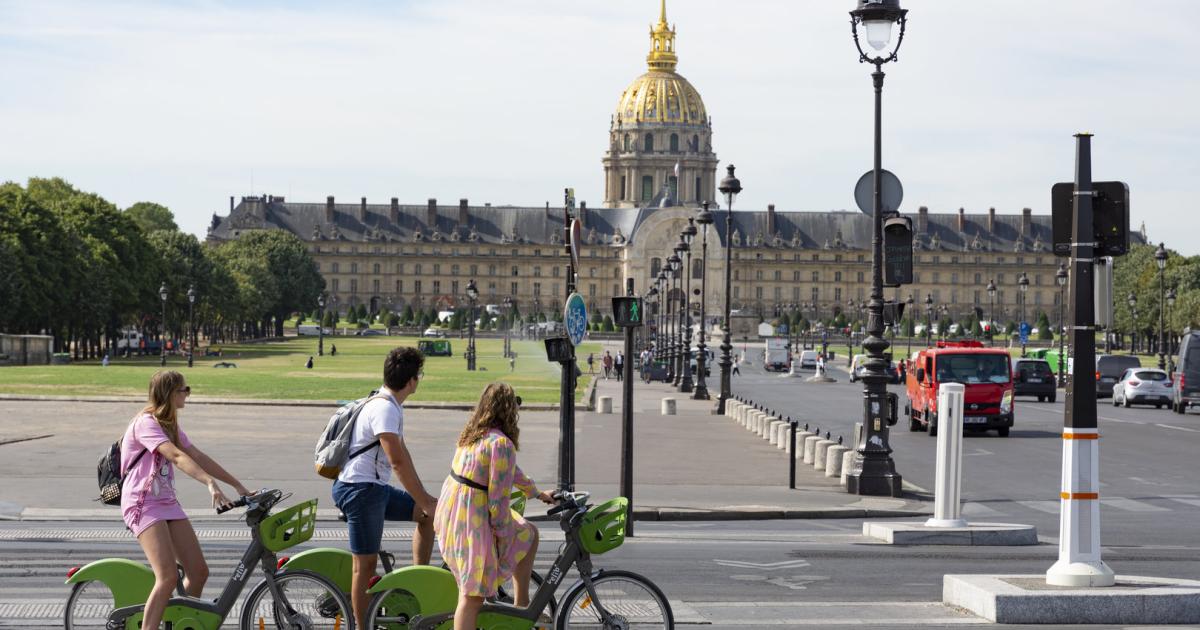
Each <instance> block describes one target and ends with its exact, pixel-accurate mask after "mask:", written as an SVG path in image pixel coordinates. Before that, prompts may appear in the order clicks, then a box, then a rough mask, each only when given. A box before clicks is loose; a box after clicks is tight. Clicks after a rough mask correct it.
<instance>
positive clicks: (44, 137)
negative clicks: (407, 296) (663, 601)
mask: <svg viewBox="0 0 1200 630" xmlns="http://www.w3.org/2000/svg"><path fill="white" fill-rule="evenodd" d="M905 6H906V7H907V8H908V9H909V10H910V15H909V17H910V23H909V26H910V27H909V30H908V33H907V36H906V39H905V42H904V48H903V49H902V51H901V59H900V62H899V63H896V64H889V67H887V68H886V72H887V73H888V77H887V81H886V85H885V87H884V136H883V141H884V163H885V166H886V167H888V168H889V169H891V170H893V171H894V172H896V173H897V174H898V175H899V176H900V177H901V179H902V180H903V181H904V183H905V193H906V203H905V208H906V209H908V210H914V209H915V208H916V206H918V205H927V206H930V208H931V209H933V210H934V211H951V210H953V209H955V208H958V207H959V206H962V207H965V208H967V210H968V211H969V212H982V211H985V210H986V208H987V207H990V206H995V207H996V208H997V209H998V210H1000V211H1002V212H1016V211H1019V209H1020V208H1021V207H1032V208H1034V210H1035V211H1036V212H1039V213H1044V212H1048V211H1049V208H1048V205H1049V188H1050V185H1051V184H1053V183H1054V182H1057V181H1067V180H1069V179H1070V178H1071V176H1072V166H1073V161H1074V143H1073V139H1072V138H1071V134H1072V133H1074V132H1077V131H1085V130H1086V131H1091V132H1094V133H1095V134H1096V138H1095V140H1094V165H1095V175H1096V177H1097V178H1098V179H1123V180H1125V181H1127V182H1128V183H1129V184H1130V187H1131V189H1132V196H1133V209H1134V215H1133V224H1134V226H1135V227H1136V226H1137V225H1139V224H1140V223H1141V222H1142V221H1145V222H1146V224H1147V227H1148V230H1149V232H1150V236H1151V238H1154V239H1162V240H1167V241H1168V243H1169V244H1170V245H1171V246H1173V247H1175V248H1177V249H1180V250H1182V251H1184V252H1186V253H1190V254H1195V253H1200V241H1198V240H1197V239H1195V238H1191V239H1185V237H1183V236H1182V235H1187V234H1195V233H1197V228H1200V219H1197V212H1196V203H1195V202H1194V201H1193V196H1192V195H1190V194H1189V195H1186V196H1185V187H1187V186H1188V182H1189V181H1190V179H1191V178H1192V177H1194V173H1196V172H1197V171H1198V170H1200V158H1197V157H1196V151H1195V149H1194V147H1195V146H1196V145H1197V141H1198V140H1200V137H1198V136H1200V131H1198V126H1197V123H1196V121H1195V115H1194V110H1195V105H1194V103H1196V102H1197V101H1198V98H1197V97H1198V96H1200V86H1198V84H1197V82H1196V80H1195V79H1194V78H1193V73H1192V72H1191V71H1190V68H1189V67H1187V65H1185V64H1186V61H1185V60H1187V59H1190V56H1189V55H1188V54H1187V53H1188V52H1189V51H1188V50H1185V48H1184V47H1185V45H1186V44H1187V43H1188V42H1189V41H1190V40H1189V33H1188V31H1187V25H1186V24H1185V23H1184V22H1183V21H1181V20H1177V19H1175V17H1174V16H1175V15H1177V14H1179V13H1181V12H1182V11H1184V10H1186V9H1188V8H1191V5H1190V4H1188V3H1186V2H1184V1H1183V0H1176V1H1168V0H1153V1H1148V2H1138V3H1127V2H1118V1H1116V0H1095V1H1088V2H1085V1H1084V0H1059V1H1056V2H1045V1H1044V0H1012V1H1010V2H1008V3H1004V4H1003V5H1000V6H999V8H998V5H995V4H994V3H981V2H953V1H950V0H936V1H935V0H926V1H925V2H917V1H916V0H908V1H906V2H905ZM657 8H658V3H656V2H652V1H649V0H605V1H604V2H598V1H592V2H556V3H548V2H544V1H534V0H506V1H505V2H494V1H492V2H489V1H485V0H439V1H437V2H434V1H432V0H426V1H419V2H402V3H376V2H365V1H364V2H357V3H337V4H326V3H250V2H215V1H214V2H201V1H193V2H187V3H151V2H145V3H135V2H125V3H110V2H106V3H95V2H55V3H43V2H0V81H3V84H4V85H5V86H6V89H5V90H4V91H3V92H0V137H2V138H4V144H5V148H6V150H5V151H4V152H3V153H0V178H2V179H14V180H18V181H19V180H23V179H25V178H26V177H29V176H35V175H36V176H50V175H61V176H64V177H66V178H68V179H70V180H71V181H73V182H74V183H76V185H78V186H81V187H83V188H86V189H89V190H94V191H96V192H98V193H100V194H102V195H105V196H106V197H108V198H110V199H112V200H113V201H115V202H117V203H119V204H121V205H128V204H129V203H132V202H134V201H137V200H141V199H150V200H155V201H159V202H162V203H165V204H167V205H169V206H170V207H172V208H173V209H174V210H175V212H176V214H177V216H178V218H179V221H180V223H181V225H183V226H184V227H185V228H186V229H189V230H191V231H195V232H197V233H200V234H202V233H203V229H204V226H205V225H206V224H207V221H208V217H209V216H210V215H211V213H212V212H213V211H218V212H221V213H224V212H226V211H227V203H228V202H227V201H222V200H224V199H227V198H228V196H229V195H241V194H248V193H250V192H251V191H252V190H253V191H254V192H270V193H273V194H283V195H288V196H289V198H292V199H298V200H320V199H323V198H324V197H325V196H326V195H330V194H332V195H336V196H338V197H339V198H343V199H357V198H358V197H360V196H363V195H365V196H367V197H368V198H369V199H379V200H382V199H385V198H388V197H392V196H397V197H400V198H401V199H402V200H403V201H405V202H410V203H420V202H421V201H423V200H424V199H425V198H427V197H437V198H439V199H443V200H446V201H448V202H452V200H456V199H458V198H460V197H467V198H470V199H471V200H472V201H476V202H484V201H490V202H493V203H516V204H540V203H542V202H544V201H546V200H557V199H558V196H559V191H560V190H561V189H562V188H563V187H565V186H574V187H575V188H576V189H577V190H578V193H579V196H580V198H581V199H585V200H587V201H589V202H590V203H592V204H594V205H598V204H599V203H600V202H601V201H602V195H601V186H602V183H603V174H602V170H601V167H600V157H601V153H602V151H603V150H604V147H605V143H606V135H605V132H606V130H607V125H608V121H609V117H610V115H611V114H612V110H613V107H614V106H615V104H616V100H617V97H618V96H619V95H620V92H621V90H622V89H623V88H624V87H625V86H626V85H627V84H628V83H629V82H630V81H631V80H633V79H634V78H635V77H636V76H637V75H639V74H640V73H641V72H643V71H644V69H645V62H644V58H645V53H646V50H647V41H648V39H647V30H648V26H649V24H650V23H651V22H652V21H653V20H654V19H655V18H656V17H657ZM850 8H853V2H851V1H849V0H847V1H845V2H836V1H831V0H821V1H820V2H817V1H814V0H808V1H799V2H798V1H796V0H743V1H741V2H737V3H730V2H720V1H718V0H669V2H668V13H669V18H670V19H671V21H672V22H674V23H675V24H676V26H677V28H678V32H679V39H678V46H679V48H678V50H679V55H680V65H679V71H680V73H682V74H683V75H684V76H686V77H687V78H688V79H689V80H691V81H692V82H693V83H694V84H695V85H696V87H697V88H698V89H699V90H700V92H701V94H702V95H703V96H704V98H705V101H706V104H707V106H708V109H709V112H710V114H711V115H712V116H713V120H714V127H715V138H714V146H715V149H716V151H717V153H718V155H719V156H720V158H721V159H722V160H723V161H725V162H730V161H731V162H733V163H735V164H737V165H738V167H739V176H740V177H741V178H742V181H743V184H744V186H745V188H746V190H745V192H744V193H743V195H742V197H741V201H740V202H739V205H742V206H743V207H746V208H763V207H765V206H766V204H767V203H775V204H777V205H778V206H779V207H780V208H786V209H796V210H827V209H837V208H849V207H853V200H852V196H851V190H852V186H853V184H854V182H855V180H856V179H857V178H858V176H859V175H860V174H861V173H862V172H864V171H866V170H867V169H869V168H870V165H871V142H872V138H871V117H872V95H871V83H870V77H869V72H870V67H869V66H867V65H862V64H859V63H857V59H856V55H855V53H854V49H853V44H852V42H851V40H850V35H849V23H848V22H849V17H848V14H847V11H848V10H849V9H850ZM252 178H253V189H252V188H251V179H252ZM1189 192H1190V191H1189ZM1171 235H1180V236H1176V237H1175V238H1170V237H1171Z"/></svg>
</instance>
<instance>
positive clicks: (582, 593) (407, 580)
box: [366, 491, 675, 630]
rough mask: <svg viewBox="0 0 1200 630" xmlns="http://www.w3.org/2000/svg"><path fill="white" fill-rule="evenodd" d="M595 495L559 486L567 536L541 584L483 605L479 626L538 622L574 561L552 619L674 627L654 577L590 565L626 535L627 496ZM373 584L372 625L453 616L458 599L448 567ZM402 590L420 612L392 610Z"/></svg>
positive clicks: (411, 624)
mask: <svg viewBox="0 0 1200 630" xmlns="http://www.w3.org/2000/svg"><path fill="white" fill-rule="evenodd" d="M590 496H591V495H590V494H589V493H587V492H562V491H559V492H556V493H555V494H554V497H555V498H556V499H557V500H558V501H559V504H558V505H557V506H555V507H553V508H551V509H550V510H549V511H548V512H547V515H550V516H553V515H555V514H559V515H560V516H559V522H560V525H561V526H562V529H563V532H564V533H565V534H566V541H565V542H564V543H563V544H562V546H561V547H560V548H559V554H558V558H557V559H555V561H554V566H553V568H551V570H550V573H549V574H548V575H547V576H546V578H545V581H544V582H543V583H542V584H541V585H540V586H538V589H537V591H536V592H535V593H534V594H533V597H532V598H531V600H530V603H529V606H528V607H525V608H518V607H516V606H511V605H508V604H502V603H498V602H485V603H484V605H483V609H482V610H481V611H480V613H479V619H478V626H479V628H482V629H484V630H529V629H531V628H533V624H534V623H535V622H536V621H537V620H538V618H539V616H540V615H541V614H542V612H543V611H544V610H546V607H547V606H549V604H550V602H551V599H552V598H553V597H554V592H555V591H556V590H557V589H558V586H559V585H560V584H561V583H562V580H563V578H565V577H566V575H567V572H568V571H570V569H571V566H572V565H574V566H576V567H577V569H578V571H579V580H577V581H576V582H575V583H574V584H572V585H571V586H570V587H569V588H568V589H567V591H566V594H564V595H563V597H562V598H561V599H560V600H559V606H558V614H557V617H556V619H555V623H554V627H555V628H557V629H558V630H567V629H568V628H580V627H586V628H603V629H605V630H626V629H628V628H630V627H634V626H636V627H638V628H662V629H664V630H671V629H673V628H674V627H675V621H674V617H673V616H672V613H671V605H670V603H669V602H668V601H667V598H666V596H665V595H663V592H662V591H661V590H660V589H659V588H658V586H656V585H655V584H654V583H653V582H651V581H650V580H649V579H647V578H645V577H643V576H641V575H638V574H636V573H633V572H630V571H623V570H607V569H600V570H594V569H593V568H592V560H591V557H592V555H599V554H602V553H605V552H608V551H612V550H613V549H616V548H617V547H620V546H621V544H622V543H624V542H625V518H626V511H627V506H628V504H629V501H628V500H627V499H626V498H624V497H617V498H615V499H612V500H610V501H606V502H605V503H601V504H600V505H597V506H595V507H593V506H591V505H589V504H588V502H587V500H588V498H589V497H590ZM368 592H369V593H372V594H374V597H372V599H371V605H370V607H368V608H367V615H366V616H367V619H368V620H369V623H370V630H377V629H382V628H386V629H388V630H395V629H399V628H405V629H407V630H434V629H436V628H441V627H443V624H445V623H446V622H448V621H450V620H452V619H453V618H454V609H455V606H456V604H457V603H458V583H457V582H456V581H455V579H454V576H453V575H452V574H451V573H450V572H449V571H447V570H445V569H439V568H436V567H430V566H411V567H404V568H402V569H397V570H396V571H393V572H391V573H389V574H387V575H385V576H384V577H383V578H382V579H380V580H379V581H378V582H376V583H375V584H374V585H373V586H372V587H371V588H370V589H368ZM398 594H403V595H404V596H405V597H406V598H411V600H412V602H413V603H415V604H416V606H417V613H416V614H415V615H412V616H409V615H407V613H406V615H405V616H403V617H401V616H392V615H391V608H392V601H393V599H392V598H394V597H395V596H396V595H398Z"/></svg>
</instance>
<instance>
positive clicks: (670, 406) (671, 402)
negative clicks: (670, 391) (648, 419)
mask: <svg viewBox="0 0 1200 630" xmlns="http://www.w3.org/2000/svg"><path fill="white" fill-rule="evenodd" d="M662 415H664V416H673V415H675V399H674V398H664V399H662Z"/></svg>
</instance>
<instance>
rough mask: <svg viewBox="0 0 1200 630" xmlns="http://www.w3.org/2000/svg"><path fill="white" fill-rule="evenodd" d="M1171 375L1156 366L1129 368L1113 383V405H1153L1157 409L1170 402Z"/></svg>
mask: <svg viewBox="0 0 1200 630" xmlns="http://www.w3.org/2000/svg"><path fill="white" fill-rule="evenodd" d="M1171 385H1172V384H1171V377H1170V376H1169V375H1168V374H1167V373H1166V372H1164V371H1163V370H1159V369H1156V368H1129V369H1128V370H1125V373H1123V374H1122V375H1121V379H1120V380H1118V381H1117V384H1116V385H1113V390H1112V391H1113V406H1114V407H1116V406H1117V405H1123V406H1125V407H1129V406H1132V405H1154V406H1155V407H1156V408H1158V409H1162V408H1163V406H1165V405H1168V404H1170V402H1171V393H1172V392H1171Z"/></svg>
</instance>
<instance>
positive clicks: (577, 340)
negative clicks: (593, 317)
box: [563, 293, 587, 346]
mask: <svg viewBox="0 0 1200 630" xmlns="http://www.w3.org/2000/svg"><path fill="white" fill-rule="evenodd" d="M563 325H564V326H566V328H567V337H568V338H569V339H570V340H571V345H573V346H578V345H579V344H581V343H583V338H584V337H585V336H586V335H587V306H586V305H585V304H584V303H583V296H581V295H579V294H578V293H572V294H571V295H570V296H569V297H568V298H567V307H566V309H564V310H563Z"/></svg>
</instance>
